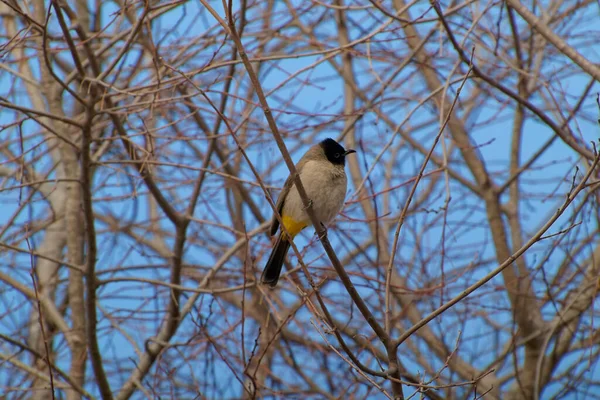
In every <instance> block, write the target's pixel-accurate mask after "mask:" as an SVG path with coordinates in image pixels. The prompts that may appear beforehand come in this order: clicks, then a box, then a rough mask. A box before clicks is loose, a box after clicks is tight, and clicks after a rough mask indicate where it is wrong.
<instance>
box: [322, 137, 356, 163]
mask: <svg viewBox="0 0 600 400" xmlns="http://www.w3.org/2000/svg"><path fill="white" fill-rule="evenodd" d="M320 144H321V147H322V148H323V152H324V153H325V156H327V159H328V160H329V161H331V163H332V164H340V165H345V164H346V155H347V154H348V153H347V152H346V149H344V147H342V145H341V144H339V143H338V142H336V141H335V140H333V139H331V138H327V139H325V140H323V141H322V142H321V143H320ZM352 152H354V151H352Z"/></svg>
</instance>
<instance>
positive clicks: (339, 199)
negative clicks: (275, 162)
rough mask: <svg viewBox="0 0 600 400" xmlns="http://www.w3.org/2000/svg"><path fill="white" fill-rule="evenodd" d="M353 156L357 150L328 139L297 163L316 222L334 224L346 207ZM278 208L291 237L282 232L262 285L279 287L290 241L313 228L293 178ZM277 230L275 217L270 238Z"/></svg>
mask: <svg viewBox="0 0 600 400" xmlns="http://www.w3.org/2000/svg"><path fill="white" fill-rule="evenodd" d="M352 153H356V151H354V150H346V149H344V148H343V147H342V146H341V145H340V144H339V143H338V142H336V141H335V140H333V139H325V140H323V141H322V142H320V143H318V144H316V145H314V146H312V147H311V148H310V149H308V151H307V152H306V154H304V156H302V158H301V159H300V161H298V163H297V164H296V170H297V171H298V174H299V175H300V179H301V180H302V186H304V190H305V191H306V194H307V195H308V198H309V200H310V201H311V202H312V203H311V204H312V209H313V210H314V213H315V215H316V217H317V219H318V220H319V221H320V222H321V223H322V224H328V223H329V222H331V221H332V220H333V219H334V218H335V216H336V215H337V214H338V213H339V212H340V211H341V209H342V206H343V205H344V198H345V197H346V186H347V183H348V179H347V178H346V171H345V170H344V166H345V164H346V156H347V155H348V154H352ZM276 207H277V212H279V215H281V220H282V222H283V225H284V226H285V230H286V231H287V233H288V234H289V236H288V235H287V234H286V233H285V232H284V231H283V230H281V232H280V233H279V237H278V238H277V242H276V243H275V247H273V250H272V251H271V256H270V257H269V261H267V264H266V265H265V269H264V270H263V273H262V276H261V278H260V280H261V282H262V283H264V284H267V285H269V286H271V287H275V285H277V281H278V280H279V275H280V274H281V267H282V266H283V261H284V260H285V256H286V254H287V252H288V249H289V248H290V242H291V241H292V240H293V239H294V237H295V236H296V235H297V234H298V233H300V231H302V230H303V229H304V228H306V227H307V226H308V225H310V218H309V217H308V214H306V210H305V207H304V204H303V203H302V199H301V198H300V195H299V194H298V189H297V188H296V185H295V184H294V181H293V178H292V177H291V176H290V177H288V178H287V180H286V181H285V184H284V185H283V190H282V191H281V194H280V195H279V198H278V199H277V205H276ZM278 228H279V221H278V220H277V217H276V216H275V215H273V220H272V222H271V236H273V235H275V233H277V229H278Z"/></svg>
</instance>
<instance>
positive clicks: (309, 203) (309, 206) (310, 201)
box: [304, 199, 313, 210]
mask: <svg viewBox="0 0 600 400" xmlns="http://www.w3.org/2000/svg"><path fill="white" fill-rule="evenodd" d="M312 206H313V201H312V200H311V199H308V204H307V205H306V207H304V210H308V209H309V208H311V207H312Z"/></svg>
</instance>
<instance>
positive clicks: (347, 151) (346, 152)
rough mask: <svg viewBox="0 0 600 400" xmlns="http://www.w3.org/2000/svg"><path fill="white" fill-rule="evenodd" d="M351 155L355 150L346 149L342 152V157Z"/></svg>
mask: <svg viewBox="0 0 600 400" xmlns="http://www.w3.org/2000/svg"><path fill="white" fill-rule="evenodd" d="M352 153H356V150H352V149H348V150H346V151H345V152H344V157H346V156H347V155H348V154H352Z"/></svg>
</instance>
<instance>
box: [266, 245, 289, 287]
mask: <svg viewBox="0 0 600 400" xmlns="http://www.w3.org/2000/svg"><path fill="white" fill-rule="evenodd" d="M289 248H290V242H289V240H287V239H286V238H284V234H283V233H281V234H280V235H279V237H278V238H277V242H276V243H275V247H273V250H272V251H271V255H270V256H269V261H267V264H266V265H265V269H264V270H263V273H262V276H261V277H260V281H261V282H262V283H264V284H267V285H269V286H270V287H275V285H277V281H279V275H280V274H281V268H282V267H283V261H284V260H285V256H286V255H287V252H288V250H289Z"/></svg>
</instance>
